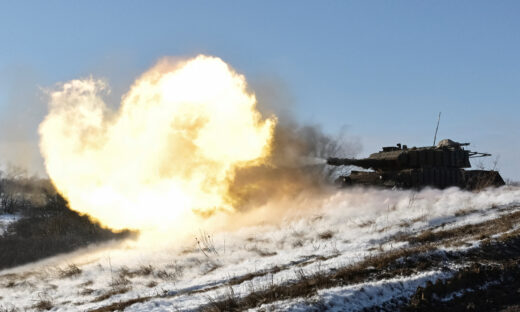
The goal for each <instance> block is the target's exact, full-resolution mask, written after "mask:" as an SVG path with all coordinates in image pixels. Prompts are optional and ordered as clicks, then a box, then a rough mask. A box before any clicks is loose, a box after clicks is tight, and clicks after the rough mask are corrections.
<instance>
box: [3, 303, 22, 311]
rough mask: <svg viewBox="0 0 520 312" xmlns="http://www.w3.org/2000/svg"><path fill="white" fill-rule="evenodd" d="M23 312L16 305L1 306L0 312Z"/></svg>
mask: <svg viewBox="0 0 520 312" xmlns="http://www.w3.org/2000/svg"><path fill="white" fill-rule="evenodd" d="M19 311H21V310H20V309H18V308H17V307H15V306H14V305H10V304H9V305H6V306H4V305H0V312H19Z"/></svg>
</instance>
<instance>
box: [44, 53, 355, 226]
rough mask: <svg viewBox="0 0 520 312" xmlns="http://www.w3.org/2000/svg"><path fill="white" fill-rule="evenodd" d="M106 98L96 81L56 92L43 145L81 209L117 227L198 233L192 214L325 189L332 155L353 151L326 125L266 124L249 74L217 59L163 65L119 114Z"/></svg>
mask: <svg viewBox="0 0 520 312" xmlns="http://www.w3.org/2000/svg"><path fill="white" fill-rule="evenodd" d="M106 92H108V86H107V84H106V83H105V82H104V81H102V80H95V79H93V78H90V79H84V80H73V81H70V82H67V83H65V84H63V85H61V86H60V88H59V90H57V91H54V92H50V106H49V107H50V108H49V113H48V115H47V117H46V118H45V120H44V121H43V122H42V123H41V125H40V128H39V132H40V136H41V141H40V149H41V152H42V155H43V156H44V158H45V167H46V170H47V172H48V174H49V177H50V178H51V179H52V181H53V183H54V185H55V186H56V188H57V189H58V190H59V191H60V192H61V193H62V194H63V195H64V196H65V197H66V198H67V199H68V200H69V202H70V205H71V208H72V209H74V210H77V211H79V212H82V213H87V214H89V215H91V216H92V217H94V218H95V219H98V220H99V221H100V222H101V223H103V224H105V225H107V226H110V227H112V228H115V229H121V228H133V229H141V230H143V229H157V228H159V229H161V228H162V229H168V230H171V229H172V228H176V227H187V226H188V227H189V226H190V225H188V223H190V221H188V220H191V222H192V223H193V222H197V221H195V220H194V218H193V212H195V213H196V214H197V215H199V216H209V215H212V214H214V213H215V212H217V211H227V212H233V211H247V210H250V209H251V208H253V207H259V206H262V205H265V204H266V203H267V202H268V201H271V200H274V201H284V200H287V199H291V198H294V197H295V196H298V195H300V194H302V193H306V194H307V195H309V194H313V193H316V192H320V191H321V190H322V186H323V182H324V181H327V180H328V179H330V176H331V175H332V174H333V172H332V171H331V170H335V168H332V169H329V168H327V167H326V166H324V163H325V161H324V158H326V157H328V156H329V155H339V154H348V153H346V152H345V149H346V146H345V145H341V144H339V143H338V142H339V141H340V140H338V139H333V138H331V137H329V136H327V135H325V134H324V133H323V132H322V131H320V129H319V127H312V126H299V125H297V124H296V123H294V122H290V121H286V120H282V121H280V122H279V123H278V124H277V118H276V117H275V116H274V115H273V116H271V117H267V118H265V117H263V116H262V115H261V113H260V112H259V111H258V110H257V100H256V97H255V95H254V94H253V93H252V92H250V91H248V89H247V83H246V80H245V78H244V76H242V75H239V74H237V73H236V72H235V71H234V70H233V69H231V68H230V67H229V66H228V65H227V64H226V63H224V62H223V61H222V60H220V59H219V58H215V57H208V56H202V55H201V56H198V57H196V58H193V59H190V60H187V61H183V62H170V61H168V60H165V61H162V62H160V63H159V64H157V65H156V66H155V67H153V68H152V69H150V70H149V71H148V72H146V73H145V74H143V75H142V76H141V77H140V78H139V79H137V81H136V82H135V83H134V85H133V86H132V87H131V89H130V91H129V92H128V93H127V94H126V95H124V96H123V97H122V101H121V105H120V108H119V110H118V111H112V110H110V109H109V108H108V106H107V104H106V103H105V102H104V100H103V97H102V95H103V94H104V93H106ZM351 147H352V146H349V148H350V149H351V150H352V148H351ZM199 221H200V220H199ZM198 224H199V225H200V223H198ZM193 225H194V224H192V225H191V226H193ZM178 230H179V231H182V229H180V228H179V229H178Z"/></svg>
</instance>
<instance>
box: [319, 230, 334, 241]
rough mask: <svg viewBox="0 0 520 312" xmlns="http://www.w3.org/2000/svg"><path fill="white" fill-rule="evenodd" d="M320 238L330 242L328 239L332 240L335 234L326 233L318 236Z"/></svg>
mask: <svg viewBox="0 0 520 312" xmlns="http://www.w3.org/2000/svg"><path fill="white" fill-rule="evenodd" d="M318 237H319V238H320V239H323V240H328V239H331V238H332V237H334V232H332V231H325V232H322V233H320V234H318Z"/></svg>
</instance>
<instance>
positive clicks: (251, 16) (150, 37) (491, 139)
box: [0, 1, 520, 180]
mask: <svg viewBox="0 0 520 312" xmlns="http://www.w3.org/2000/svg"><path fill="white" fill-rule="evenodd" d="M519 15H520V2H518V1H16V2H15V1H2V2H0V154H2V155H1V156H0V159H4V161H11V162H15V163H16V162H18V163H20V164H22V165H24V166H26V167H27V168H29V170H30V171H39V170H40V171H41V170H43V169H42V168H43V167H42V166H41V157H39V156H38V146H37V141H38V135H37V126H38V124H39V122H40V121H41V120H42V118H43V116H44V115H45V113H46V103H45V100H44V96H43V94H42V93H43V91H42V88H50V87H53V86H55V85H56V84H57V83H59V82H65V81H68V80H71V79H75V78H84V77H88V76H91V75H92V76H93V77H100V78H106V79H107V80H108V81H109V83H110V85H111V88H112V94H111V97H112V98H111V101H112V102H113V103H115V105H117V103H118V98H119V97H120V96H121V95H122V94H124V93H125V91H127V90H128V88H129V86H130V84H131V83H132V82H133V81H134V79H135V78H137V77H138V76H139V75H140V74H141V73H143V72H144V71H145V70H147V69H148V68H149V67H151V66H152V65H153V64H155V63H156V62H157V61H158V60H159V59H161V58H162V57H165V56H173V57H189V56H195V55H197V54H201V53H203V54H209V55H214V56H218V57H220V58H222V59H223V60H224V61H226V62H227V63H229V64H230V65H231V66H233V67H234V68H235V69H236V70H237V71H238V72H240V73H242V74H244V75H245V76H246V78H247V80H248V82H249V83H250V86H251V89H253V90H254V91H256V92H257V93H258V95H259V100H262V99H266V101H273V102H276V103H277V104H276V105H277V107H278V108H282V109H281V110H289V111H291V112H292V116H293V118H294V119H295V120H296V121H298V122H301V123H311V124H316V125H320V126H321V127H322V128H323V130H324V131H326V132H327V133H330V134H335V133H337V132H339V131H346V134H347V136H348V137H349V138H351V139H354V140H359V142H360V143H361V144H362V147H363V148H362V151H361V153H360V154H359V156H367V155H369V154H370V153H372V152H376V151H378V150H379V149H380V147H381V146H389V145H394V144H396V143H403V144H407V145H408V146H424V145H430V144H432V142H433V136H434V132H435V125H436V122H437V116H438V113H439V112H442V117H441V121H440V126H439V134H438V138H440V139H442V138H451V139H454V140H456V141H464V142H471V145H470V146H471V147H472V148H473V149H475V150H477V151H481V152H490V153H492V154H493V156H492V157H490V158H488V159H487V160H484V161H483V164H482V165H483V166H485V167H486V168H492V167H494V166H495V163H496V168H498V169H499V170H500V171H501V173H502V175H503V176H504V177H505V178H509V179H514V180H520V123H519V121H520V88H519V83H520V57H519V56H520V19H519V18H518V16H519ZM5 159H7V160H5Z"/></svg>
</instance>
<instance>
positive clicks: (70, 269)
mask: <svg viewBox="0 0 520 312" xmlns="http://www.w3.org/2000/svg"><path fill="white" fill-rule="evenodd" d="M81 272H82V271H81V269H80V268H79V267H78V266H77V265H75V264H69V265H68V266H67V267H66V268H64V269H58V273H59V275H60V277H61V278H66V277H73V276H77V275H80V274H81Z"/></svg>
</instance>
